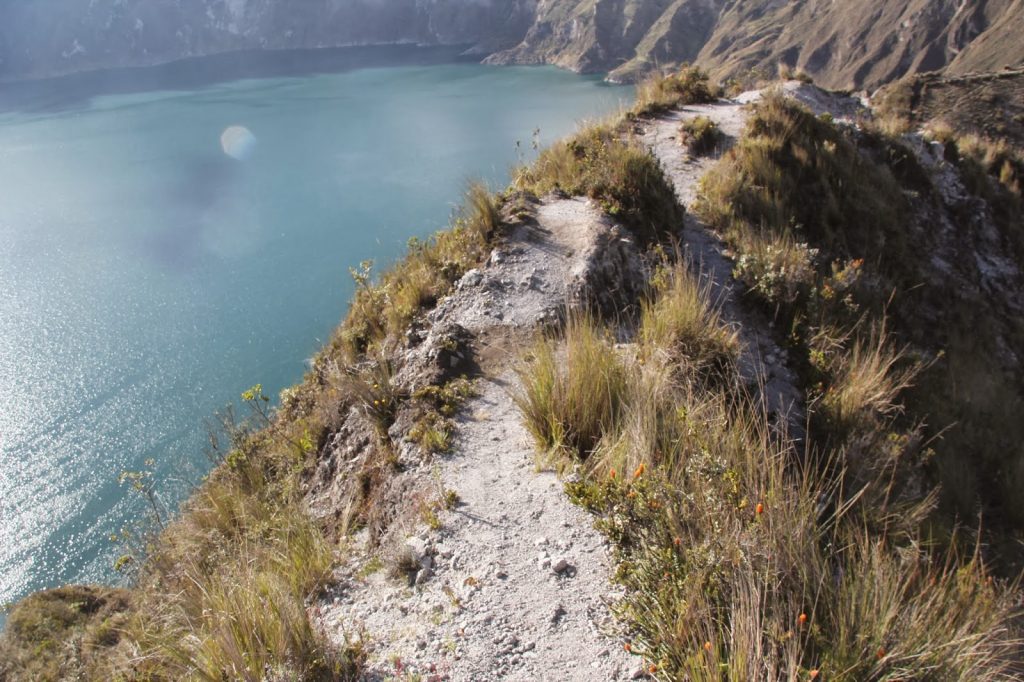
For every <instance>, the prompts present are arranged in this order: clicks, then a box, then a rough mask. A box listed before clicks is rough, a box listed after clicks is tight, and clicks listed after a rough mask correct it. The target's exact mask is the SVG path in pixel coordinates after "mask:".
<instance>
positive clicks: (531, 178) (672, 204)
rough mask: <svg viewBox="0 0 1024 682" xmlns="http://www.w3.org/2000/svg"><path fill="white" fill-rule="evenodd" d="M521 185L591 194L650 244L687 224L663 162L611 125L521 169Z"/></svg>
mask: <svg viewBox="0 0 1024 682" xmlns="http://www.w3.org/2000/svg"><path fill="white" fill-rule="evenodd" d="M515 187H516V188H517V189H520V190H526V191H529V192H532V193H533V194H535V195H537V196H542V195H545V194H548V193H549V192H554V191H559V192H564V193H566V194H569V195H573V196H587V197H590V198H592V199H594V200H595V201H597V202H598V203H599V204H600V205H601V207H602V209H603V210H604V211H605V212H606V213H607V214H608V215H610V216H612V217H613V218H616V219H617V220H619V221H621V222H622V223H623V224H624V225H625V226H626V227H628V228H630V229H631V230H632V231H633V232H634V234H636V235H637V236H638V237H640V238H641V239H643V240H644V241H647V242H654V241H657V240H659V239H661V238H662V237H663V236H664V235H665V234H667V233H671V232H673V231H674V230H676V229H678V228H679V226H680V225H681V224H682V219H683V209H682V208H681V207H680V206H679V204H678V202H677V201H676V196H675V192H674V191H673V190H672V186H671V184H670V183H669V182H668V180H667V179H666V177H665V173H664V171H663V170H662V169H661V167H660V166H659V165H658V163H657V161H655V160H654V158H653V157H652V156H651V155H650V154H649V153H648V152H647V150H646V149H644V148H643V147H642V146H641V145H640V144H639V143H638V142H636V141H635V140H633V139H632V138H629V137H626V138H624V137H623V134H622V132H621V131H619V130H617V129H616V128H615V127H614V126H612V125H609V124H592V125H588V126H585V127H583V128H582V129H581V130H580V131H579V132H578V133H577V134H576V135H574V136H573V137H571V138H570V139H568V140H566V141H563V142H559V143H556V144H555V145H554V146H552V147H550V148H548V149H545V150H544V151H543V152H541V154H540V156H539V157H538V158H537V160H536V162H534V164H533V165H532V166H530V167H529V168H520V169H518V170H517V172H516V178H515Z"/></svg>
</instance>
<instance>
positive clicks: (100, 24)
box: [0, 0, 1024, 89]
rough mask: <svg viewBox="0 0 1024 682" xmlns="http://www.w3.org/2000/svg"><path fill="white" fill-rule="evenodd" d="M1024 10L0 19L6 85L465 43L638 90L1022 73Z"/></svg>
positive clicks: (815, 6)
mask: <svg viewBox="0 0 1024 682" xmlns="http://www.w3.org/2000/svg"><path fill="white" fill-rule="evenodd" d="M1022 32H1024V0H880V1H879V2H871V3H853V2H834V0H800V1H797V2H794V1H791V0H304V1H303V2H300V3H287V2H284V1H283V0H48V1H47V2H45V3H44V2H18V3H5V4H4V5H3V6H2V7H0V78H6V79H15V78H33V77H41V76H50V75H56V74H62V73H69V72H75V71H82V70H88V69H96V68H105V67H116V66H138V65H147V64H154V63H159V62H166V61H171V60H174V59H180V58H182V57H189V56H199V55H207V54H216V53H221V52H228V51H232V50H246V49H287V48H315V47H339V46H345V45H356V44H358V45H365V44H382V43H421V44H430V45H438V44H452V45H454V44H465V45H470V46H472V50H473V52H474V53H476V54H480V55H481V56H486V59H487V61H490V62H492V63H500V64H509V63H519V64H540V63H546V64H556V65H558V66H561V67H564V68H569V69H573V70H576V71H588V72H611V74H612V77H613V78H617V79H622V80H628V79H631V78H635V77H637V76H638V75H640V74H642V73H644V72H646V71H648V70H650V69H652V68H656V67H657V66H659V65H663V66H664V65H672V64H678V63H680V62H683V61H699V62H700V63H701V64H703V65H705V66H706V67H709V68H710V69H711V70H712V72H713V75H715V76H717V77H729V76H746V75H750V74H752V73H753V74H755V75H757V74H763V75H771V76H774V75H775V69H776V66H777V65H778V64H780V63H781V64H785V65H787V66H789V67H793V68H796V69H799V70H803V71H806V72H807V73H809V74H810V75H811V76H813V77H814V78H815V80H816V81H817V82H819V83H821V84H822V85H825V86H828V87H833V88H858V89H859V88H875V87H877V86H879V85H881V84H883V83H885V82H888V81H890V80H893V79H895V78H898V77H901V76H904V75H906V74H909V73H917V72H921V71H929V70H937V69H945V68H947V67H949V69H950V70H951V71H952V72H954V73H961V74H962V73H968V72H971V71H978V70H988V71H994V70H999V69H1001V68H1003V67H1005V66H1012V65H1018V64H1021V63H1024V41H1020V40H1018V39H1017V36H1019V35H1021V33H1022Z"/></svg>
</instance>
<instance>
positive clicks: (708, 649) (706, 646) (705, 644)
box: [704, 642, 711, 651]
mask: <svg viewBox="0 0 1024 682" xmlns="http://www.w3.org/2000/svg"><path fill="white" fill-rule="evenodd" d="M704 651H711V642H704Z"/></svg>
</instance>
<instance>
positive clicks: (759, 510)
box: [754, 502, 764, 516]
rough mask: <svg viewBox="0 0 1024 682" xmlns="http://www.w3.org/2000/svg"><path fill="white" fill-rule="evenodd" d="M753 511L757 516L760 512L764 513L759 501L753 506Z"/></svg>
mask: <svg viewBox="0 0 1024 682" xmlns="http://www.w3.org/2000/svg"><path fill="white" fill-rule="evenodd" d="M754 513H755V514H757V515H758V516H760V515H761V514H764V505H763V504H761V503H760V502H758V503H757V506H756V507H754Z"/></svg>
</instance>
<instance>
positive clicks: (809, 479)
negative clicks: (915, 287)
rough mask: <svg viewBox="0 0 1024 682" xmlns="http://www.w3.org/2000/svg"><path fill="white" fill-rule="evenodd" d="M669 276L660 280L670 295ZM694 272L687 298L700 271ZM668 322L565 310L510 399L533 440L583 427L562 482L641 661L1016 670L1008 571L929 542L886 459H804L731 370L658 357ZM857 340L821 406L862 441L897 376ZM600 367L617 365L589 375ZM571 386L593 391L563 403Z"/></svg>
mask: <svg viewBox="0 0 1024 682" xmlns="http://www.w3.org/2000/svg"><path fill="white" fill-rule="evenodd" d="M684 276H686V274H685V271H683V270H681V269H679V270H676V271H674V273H673V277H674V278H680V277H684ZM675 289H676V286H672V287H664V286H663V287H659V290H660V292H661V294H662V295H664V296H668V297H672V296H678V295H679V294H678V293H676V292H674V290H675ZM689 291H690V292H691V293H690V294H688V295H686V299H687V300H688V301H690V302H691V303H690V304H689V305H691V306H692V305H694V304H693V303H692V302H693V301H695V300H696V301H700V300H701V296H700V294H699V292H700V287H699V285H698V284H697V283H696V281H691V282H690V284H689ZM692 292H698V293H697V294H696V295H694V294H693V293H692ZM703 300H704V305H703V306H698V307H703V309H704V314H707V311H708V310H709V306H708V304H707V299H706V297H705V298H704V299H703ZM652 305H654V306H657V305H658V301H657V299H655V300H654V301H653V303H652ZM671 317H673V318H674V316H671ZM693 317H694V316H692V315H690V316H687V319H693ZM693 328H695V329H700V326H699V325H696V326H694V327H693ZM706 329H709V331H708V332H707V333H706V336H707V337H709V339H705V341H704V342H703V343H710V344H712V345H714V344H715V343H716V341H714V340H713V339H714V337H715V334H716V329H715V325H713V324H712V325H711V326H710V327H708V328H706ZM675 340H676V337H675V336H674V335H673V334H655V335H647V336H641V342H640V345H641V346H642V347H643V350H639V349H638V350H637V351H635V352H633V351H630V350H628V349H624V348H621V347H618V346H617V345H616V344H615V343H614V342H613V340H612V339H611V338H610V336H609V335H608V334H607V332H605V331H603V330H602V328H601V327H600V326H599V325H598V324H597V323H596V322H595V321H594V320H592V319H588V318H582V319H576V320H575V321H573V322H572V323H571V326H570V327H569V329H568V331H567V333H566V334H565V337H564V339H562V341H561V342H560V343H557V342H556V341H554V340H552V339H550V338H549V339H546V340H544V341H543V342H541V344H540V346H539V347H538V349H537V350H535V351H534V352H532V353H531V354H530V355H529V356H528V357H527V359H526V361H525V363H524V365H523V366H522V367H521V369H520V376H521V378H522V380H523V387H524V388H523V394H522V395H521V396H520V397H519V398H518V402H519V405H520V408H521V409H522V410H523V417H524V420H525V421H526V423H527V425H528V426H530V427H531V430H532V431H533V432H534V434H535V436H536V437H537V439H538V444H539V445H540V446H541V447H542V448H545V449H547V448H550V446H551V444H552V443H553V441H554V440H555V439H554V438H553V437H552V435H551V434H552V433H553V432H555V431H557V433H574V432H585V433H586V434H587V443H588V445H589V443H593V442H595V441H596V445H595V446H593V447H592V448H591V447H584V448H582V449H577V448H561V449H558V452H559V453H560V454H561V455H563V456H570V457H574V458H578V457H580V456H581V455H584V456H586V465H585V468H584V470H585V471H586V473H587V476H586V477H585V479H584V480H582V481H580V482H576V483H572V484H570V485H568V486H567V488H568V491H569V493H570V495H572V496H573V497H574V499H575V500H576V501H577V502H579V503H580V504H583V505H585V506H587V507H588V508H589V509H591V510H592V511H594V512H596V513H597V514H598V515H599V521H598V524H599V527H600V528H601V529H602V530H603V531H604V532H606V533H607V534H608V535H609V537H610V538H611V539H612V540H613V541H614V544H615V547H616V554H617V558H618V568H617V573H616V577H617V580H619V581H620V582H621V583H622V584H624V585H625V586H626V587H627V588H628V589H627V597H626V599H625V601H624V602H623V603H622V604H621V605H620V606H619V609H620V612H619V614H620V616H621V617H622V618H624V619H625V620H626V622H627V623H628V625H629V626H630V631H631V632H632V633H633V634H634V637H633V639H632V641H631V642H630V649H631V651H632V652H633V653H635V654H638V655H640V656H642V657H643V658H644V660H645V667H648V666H651V668H650V669H651V670H653V671H654V672H653V674H654V677H656V678H657V679H664V680H676V679H690V680H708V681H711V680H715V681H716V682H718V681H720V680H723V679H725V680H736V681H737V682H739V681H741V680H743V681H745V680H751V679H788V680H807V679H811V678H812V675H813V676H816V677H814V679H834V680H886V679H910V680H959V679H997V680H998V679H1005V680H1009V679H1013V677H1014V674H1015V672H1016V670H1015V668H1014V665H1015V657H1016V655H1017V653H1018V650H1019V641H1018V639H1017V634H1016V631H1015V629H1014V619H1015V618H1016V617H1017V615H1018V608H1017V605H1016V594H1017V586H1016V584H1005V583H1001V582H999V581H993V580H992V579H991V578H990V577H989V576H988V574H987V572H986V570H985V567H984V566H983V564H982V562H981V560H980V558H979V557H978V556H973V557H967V558H966V560H963V561H960V560H958V558H957V556H956V555H952V554H951V555H949V556H946V557H943V556H942V555H941V554H933V553H932V551H930V550H928V549H925V548H924V546H923V545H922V544H921V543H920V541H919V540H918V536H917V535H916V534H915V533H916V523H917V522H918V521H919V520H920V518H921V517H922V515H923V514H924V513H925V512H926V511H927V509H928V507H929V506H930V504H931V503H932V498H931V497H928V496H926V497H925V498H924V499H921V498H920V497H917V498H914V499H910V498H906V497H900V494H899V491H896V490H894V483H893V480H892V471H893V470H892V467H880V468H874V469H870V468H865V469H864V470H863V471H862V472H861V473H860V474H859V477H858V478H857V479H854V478H852V477H850V476H849V475H848V474H847V472H846V469H845V467H844V465H843V461H844V456H846V455H847V454H848V452H847V451H845V450H840V451H836V452H834V453H833V454H832V455H830V456H828V461H827V462H826V463H825V464H824V465H823V466H820V467H819V466H807V465H805V464H801V462H802V457H800V453H799V452H797V451H796V449H795V445H794V444H793V443H792V442H790V441H789V440H788V439H787V438H786V436H785V434H779V432H778V431H777V428H776V427H773V426H771V425H770V422H769V419H768V417H767V415H765V414H764V413H763V412H761V411H760V410H759V409H758V408H757V407H755V405H756V402H755V401H752V400H748V399H746V398H744V397H743V396H742V394H737V392H736V388H735V384H730V385H729V386H727V387H721V386H715V385H709V384H708V383H707V382H706V381H705V380H704V379H702V378H701V376H700V373H699V371H696V370H695V369H693V368H691V369H690V370H689V371H684V372H678V371H676V372H669V371H666V369H667V366H666V363H667V362H669V361H668V360H666V358H671V357H673V356H674V355H675V354H676V353H677V350H676V349H675V348H674V347H673V346H674V345H675ZM854 345H855V346H856V347H858V348H859V349H860V350H859V351H858V352H857V353H855V354H853V355H852V356H851V357H850V358H848V359H846V360H845V361H844V364H843V369H842V370H841V371H839V372H838V375H840V376H841V377H843V379H842V380H841V381H840V382H838V383H837V385H836V386H837V389H836V390H837V391H838V392H839V393H838V394H837V397H836V398H835V403H834V405H833V407H835V408H836V409H837V410H839V413H840V414H842V415H845V416H846V417H849V418H850V419H852V422H851V425H850V428H851V429H854V430H855V431H857V432H858V435H859V438H860V440H859V441H858V443H859V444H860V445H861V446H862V447H866V444H867V443H877V442H879V441H886V440H888V439H889V438H890V435H889V432H890V430H891V427H892V424H893V422H892V420H891V418H890V417H891V416H892V415H893V414H895V413H896V411H897V410H898V406H897V405H896V403H895V402H894V401H895V398H896V395H897V394H898V393H899V390H900V388H901V387H903V386H904V385H905V384H906V382H907V381H908V379H909V376H908V375H907V374H906V373H905V372H904V371H903V370H901V369H900V368H899V353H898V352H896V351H892V350H891V347H890V346H889V345H888V342H887V340H886V339H885V336H884V334H883V333H881V332H879V333H878V334H876V335H874V336H873V337H872V336H870V335H869V336H868V337H866V338H865V339H864V340H863V341H860V342H856V343H855V344H854ZM561 357H566V358H578V359H584V358H585V359H586V362H581V361H576V362H568V363H559V362H558V358H561ZM645 358H646V359H645ZM595 375H597V376H601V377H605V376H614V377H615V379H614V381H613V382H610V383H608V382H604V381H597V382H592V384H594V385H596V386H597V387H598V388H596V389H595V388H593V386H590V387H588V386H587V383H588V380H589V379H591V378H592V377H594V376H595ZM567 391H574V392H576V393H578V394H579V395H587V396H590V397H589V399H588V400H586V401H584V400H580V399H573V400H570V401H568V402H571V403H572V404H574V405H576V406H577V409H572V410H566V409H564V407H565V404H566V402H567V401H565V400H563V399H561V398H562V396H563V395H564V394H565V392H567ZM594 392H596V394H597V395H596V396H595V395H594ZM840 395H841V398H840V397H839V396H840ZM613 396H614V402H615V404H616V405H617V408H616V409H615V410H606V411H605V412H604V413H603V414H604V415H605V416H604V418H602V419H597V420H595V419H593V418H592V417H593V415H594V413H593V412H591V411H589V410H580V409H578V406H580V405H583V404H585V403H592V404H594V405H596V406H606V405H608V404H609V401H610V399H611V398H612V397H613ZM868 413H870V414H871V415H873V417H872V418H871V419H866V418H865V415H866V414H868ZM575 419H580V420H581V423H580V424H576V423H574V421H573V420H575ZM552 425H557V430H556V429H553V428H552ZM871 475H873V476H874V477H875V478H873V479H869V480H866V479H865V477H868V476H871ZM877 491H882V493H881V494H876V492H877ZM894 517H902V518H909V519H911V520H910V521H909V522H907V523H897V522H895V521H892V519H893V518H894ZM887 519H888V521H886V520H887ZM815 671H816V672H815Z"/></svg>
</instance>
